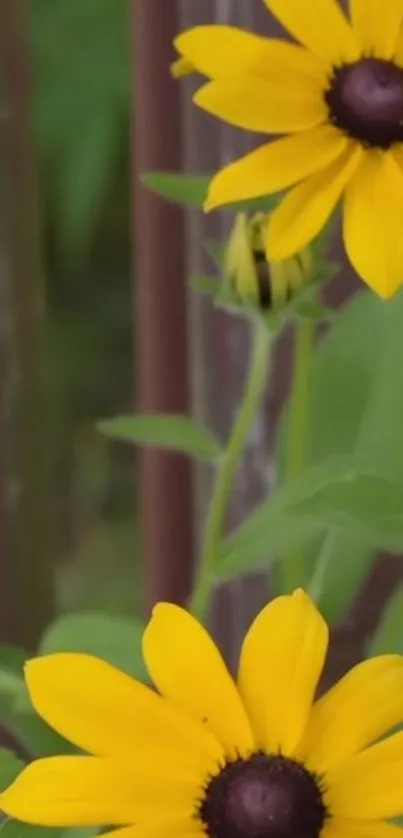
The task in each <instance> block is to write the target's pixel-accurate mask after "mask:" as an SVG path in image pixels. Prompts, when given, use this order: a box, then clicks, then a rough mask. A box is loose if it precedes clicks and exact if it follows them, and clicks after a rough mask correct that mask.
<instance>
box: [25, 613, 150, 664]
mask: <svg viewBox="0 0 403 838" xmlns="http://www.w3.org/2000/svg"><path fill="white" fill-rule="evenodd" d="M143 631H144V625H143V624H142V623H141V622H140V620H136V619H135V618H134V617H123V616H114V615H113V616H112V615H107V614H98V613H95V612H94V613H77V614H66V615H64V616H62V617H59V618H58V619H57V620H55V622H54V623H52V624H51V625H50V626H49V628H48V629H47V631H46V632H45V634H44V636H43V638H42V642H41V644H40V648H39V651H40V653H41V654H42V655H45V654H52V653H53V652H84V653H86V654H91V655H95V656H96V657H100V658H103V659H104V660H106V661H108V662H109V663H112V664H113V665H114V666H117V667H118V668H119V669H122V670H123V671H124V672H127V673H128V675H132V676H133V677H134V678H137V679H139V680H147V673H146V669H145V666H144V662H143V657H142V653H141V638H142V634H143Z"/></svg>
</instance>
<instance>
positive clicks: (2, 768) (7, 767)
mask: <svg viewBox="0 0 403 838" xmlns="http://www.w3.org/2000/svg"><path fill="white" fill-rule="evenodd" d="M23 766H24V763H23V762H22V760H20V759H18V757H16V756H15V754H13V753H12V751H8V750H6V749H5V748H0V791H3V789H5V788H7V786H9V785H10V783H12V782H13V780H15V778H16V777H17V776H18V774H19V773H20V771H21V769H22V768H23Z"/></svg>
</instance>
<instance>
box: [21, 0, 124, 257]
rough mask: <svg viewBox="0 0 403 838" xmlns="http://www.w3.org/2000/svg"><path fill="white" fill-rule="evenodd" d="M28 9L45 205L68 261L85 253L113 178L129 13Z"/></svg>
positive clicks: (114, 4)
mask: <svg viewBox="0 0 403 838" xmlns="http://www.w3.org/2000/svg"><path fill="white" fill-rule="evenodd" d="M30 8H31V13H32V49H33V54H34V61H35V73H36V89H37V95H36V124H37V132H38V143H39V153H40V161H41V168H42V174H43V177H44V183H45V197H46V201H47V203H48V206H49V209H50V216H51V219H52V224H53V225H54V227H55V231H56V232H57V235H58V239H59V243H61V244H62V245H63V247H64V248H65V249H66V257H71V256H72V254H75V255H77V251H79V250H80V249H82V248H83V247H88V245H89V242H90V240H91V236H93V235H94V234H95V230H96V225H97V222H99V220H100V219H101V217H102V214H103V212H104V210H105V207H106V206H107V205H108V201H109V199H110V198H111V193H113V192H115V193H116V186H117V181H118V176H119V174H120V173H121V167H122V162H123V157H124V149H125V145H126V143H127V136H128V133H127V125H128V114H129V108H128V101H129V84H130V72H129V43H128V38H129V31H130V30H129V25H128V11H129V6H128V3H127V2H126V0H86V1H85V2H84V3H83V2H82V0H36V2H35V3H31V4H30ZM115 197H116V194H115Z"/></svg>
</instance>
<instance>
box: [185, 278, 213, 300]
mask: <svg viewBox="0 0 403 838" xmlns="http://www.w3.org/2000/svg"><path fill="white" fill-rule="evenodd" d="M189 282H190V285H191V287H192V288H193V289H194V290H195V291H197V292H198V293H199V294H206V295H207V296H209V297H216V296H217V294H218V293H219V291H220V285H219V282H218V281H217V279H214V277H212V276H205V275H204V274H195V275H194V276H191V277H190V280H189Z"/></svg>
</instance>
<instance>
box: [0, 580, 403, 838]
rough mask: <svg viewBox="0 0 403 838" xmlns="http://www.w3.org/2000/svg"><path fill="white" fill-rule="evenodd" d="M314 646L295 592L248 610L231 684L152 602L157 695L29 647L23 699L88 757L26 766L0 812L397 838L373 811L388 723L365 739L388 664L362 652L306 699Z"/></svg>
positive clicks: (313, 678)
mask: <svg viewBox="0 0 403 838" xmlns="http://www.w3.org/2000/svg"><path fill="white" fill-rule="evenodd" d="M327 646H328V629H327V626H326V623H325V621H324V620H323V618H322V617H321V615H320V614H319V612H318V611H317V609H316V608H315V606H314V605H313V603H312V602H311V600H310V599H309V598H308V597H307V596H306V595H305V594H304V593H303V592H302V591H301V590H299V591H296V592H295V593H294V594H293V595H292V596H283V597H279V598H278V599H275V600H274V601H273V602H271V603H270V604H269V605H268V606H267V607H266V608H264V609H263V611H261V613H260V614H259V615H258V617H257V619H256V620H255V622H254V623H253V624H252V627H251V628H250V630H249V632H248V634H247V635H246V638H245V641H244V643H243V647H242V650H241V655H240V662H239V670H238V676H237V680H236V681H235V680H233V678H232V677H231V676H230V674H229V673H228V671H227V669H226V667H225V665H224V663H223V660H222V658H221V656H220V654H219V652H218V650H217V648H216V647H215V645H214V643H213V641H212V640H211V638H210V637H209V635H208V634H207V632H206V631H205V629H204V628H203V627H202V626H201V625H200V624H199V623H198V622H197V621H196V620H195V619H194V618H193V617H192V616H190V614H189V613H187V612H186V611H185V610H183V609H181V608H179V607H177V606H174V605H168V604H160V605H158V606H157V607H156V608H155V610H154V613H153V616H152V619H151V621H150V623H149V625H148V627H147V628H146V630H145V633H144V640H143V649H144V656H145V659H146V662H147V666H148V669H149V673H150V676H151V677H152V679H153V681H154V684H155V685H156V687H157V689H158V693H157V692H154V691H153V690H152V689H150V688H148V687H147V686H145V685H143V684H141V683H138V682H137V681H135V680H133V679H131V678H130V677H129V676H127V675H125V674H123V673H122V672H120V671H118V670H117V669H114V668H113V667H112V666H110V665H108V664H107V663H104V662H102V661H101V660H98V659H96V658H93V657H89V656H87V655H78V654H56V655H50V656H47V657H43V658H37V659H36V660H33V661H31V662H30V663H28V665H27V669H26V678H27V684H28V688H29V691H30V695H31V698H32V701H33V704H34V706H35V708H36V710H37V711H38V712H39V713H40V715H41V716H42V717H43V718H44V719H45V720H46V721H47V722H48V723H49V724H50V725H51V726H52V727H54V728H55V729H56V730H58V731H59V732H60V733H61V734H62V735H63V736H65V737H67V738H68V739H70V740H71V741H72V742H74V743H75V744H76V745H77V746H78V747H79V748H81V749H83V750H84V751H86V752H89V753H91V754H93V756H84V755H83V756H80V755H77V756H59V757H51V758H47V759H40V760H37V761H36V762H33V763H31V765H29V766H28V767H27V768H25V769H24V770H23V772H22V773H21V774H20V776H19V777H18V778H17V780H16V781H15V782H14V783H13V784H12V785H11V786H10V787H9V788H8V789H7V790H6V791H5V792H3V794H2V795H1V796H0V805H1V808H2V809H3V811H4V812H5V813H6V814H8V815H10V816H12V817H15V818H18V819H20V820H22V821H26V822H29V823H34V824H43V825H51V826H52V825H61V826H64V825H66V826H70V825H84V826H86V825H107V826H108V827H109V828H112V827H114V830H113V832H112V833H109V834H112V835H113V836H116V838H137V837H138V836H141V838H162V836H175V838H203V836H208V838H296V836H298V838H319V836H323V838H400V836H401V832H400V830H399V829H398V827H397V826H395V825H394V824H392V823H389V822H388V819H389V818H393V817H394V816H395V815H397V814H398V813H401V812H403V782H402V777H403V733H395V734H394V735H391V736H390V737H389V738H385V739H383V740H381V741H376V740H379V739H380V737H381V736H382V735H383V734H384V733H385V732H386V731H387V730H389V729H391V728H393V726H395V725H396V724H397V723H398V722H399V721H400V720H401V719H402V718H403V660H402V658H401V657H400V656H398V655H387V656H382V657H378V658H374V659H373V660H367V661H364V662H363V663H360V664H359V665H358V666H357V667H355V669H353V670H351V671H350V672H349V673H348V674H347V675H346V676H345V677H344V678H342V679H341V681H339V683H338V684H336V686H334V687H333V688H332V689H331V690H330V691H329V692H328V693H327V694H326V695H324V696H323V697H322V698H320V699H319V700H317V701H315V700H314V696H315V691H316V688H317V684H318V680H319V678H320V675H321V672H322V667H323V664H324V661H325V657H326V652H327ZM374 743H375V744H374Z"/></svg>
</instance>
